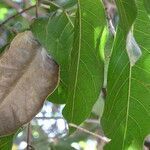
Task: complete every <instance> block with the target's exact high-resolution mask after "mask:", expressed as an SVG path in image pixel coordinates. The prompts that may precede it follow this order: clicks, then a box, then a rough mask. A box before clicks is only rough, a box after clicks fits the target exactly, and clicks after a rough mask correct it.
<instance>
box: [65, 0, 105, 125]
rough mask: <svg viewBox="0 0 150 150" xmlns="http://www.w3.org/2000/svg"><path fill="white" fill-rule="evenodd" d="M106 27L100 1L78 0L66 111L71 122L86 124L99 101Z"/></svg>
mask: <svg viewBox="0 0 150 150" xmlns="http://www.w3.org/2000/svg"><path fill="white" fill-rule="evenodd" d="M104 25H105V15H104V10H103V6H102V3H101V1H100V0H92V1H91V0H86V1H85V0H78V11H77V15H76V23H75V35H74V44H73V50H72V53H71V65H70V70H69V88H68V99H67V104H66V106H65V108H64V111H63V115H64V116H65V118H66V119H67V120H68V122H73V123H75V124H80V123H82V122H83V121H84V120H85V119H86V118H87V117H88V116H89V114H90V112H91V110H92V107H93V105H94V103H95V102H96V100H97V99H98V96H99V93H100V89H101V86H102V81H103V63H102V61H101V59H100V54H99V50H98V46H99V40H100V37H101V34H102V31H103V28H104Z"/></svg>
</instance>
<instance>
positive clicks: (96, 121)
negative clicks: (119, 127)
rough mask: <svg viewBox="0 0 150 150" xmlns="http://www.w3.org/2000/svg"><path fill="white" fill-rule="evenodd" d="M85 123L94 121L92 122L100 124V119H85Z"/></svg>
mask: <svg viewBox="0 0 150 150" xmlns="http://www.w3.org/2000/svg"><path fill="white" fill-rule="evenodd" d="M85 122H86V123H94V124H100V121H99V120H97V119H87V120H85Z"/></svg>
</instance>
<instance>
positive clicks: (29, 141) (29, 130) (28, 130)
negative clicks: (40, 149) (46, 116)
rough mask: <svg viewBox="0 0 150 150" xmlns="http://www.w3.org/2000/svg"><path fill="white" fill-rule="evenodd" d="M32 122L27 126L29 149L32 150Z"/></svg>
mask: <svg viewBox="0 0 150 150" xmlns="http://www.w3.org/2000/svg"><path fill="white" fill-rule="evenodd" d="M31 133H32V131H31V124H30V122H29V123H28V127H27V150H30V148H31V147H32V146H31V136H32V135H31Z"/></svg>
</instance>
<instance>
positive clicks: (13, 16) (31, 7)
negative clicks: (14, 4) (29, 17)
mask: <svg viewBox="0 0 150 150" xmlns="http://www.w3.org/2000/svg"><path fill="white" fill-rule="evenodd" d="M35 7H36V5H33V6H30V7H28V8H26V9H24V10H22V11H20V12H18V13H16V14H15V15H12V16H10V17H9V18H7V19H6V20H5V21H4V22H2V23H1V24H0V27H1V26H3V25H4V24H5V23H7V22H8V21H9V20H11V19H13V18H15V17H17V16H18V15H21V14H23V13H24V12H26V11H28V10H30V9H33V8H35Z"/></svg>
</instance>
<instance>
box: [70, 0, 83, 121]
mask: <svg viewBox="0 0 150 150" xmlns="http://www.w3.org/2000/svg"><path fill="white" fill-rule="evenodd" d="M78 13H79V47H78V58H77V67H76V76H75V77H76V78H75V83H74V91H73V100H72V103H73V104H72V112H71V122H72V120H73V116H74V107H75V106H74V105H75V96H76V89H77V82H78V74H79V65H80V51H81V37H82V35H81V7H80V0H78Z"/></svg>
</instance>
